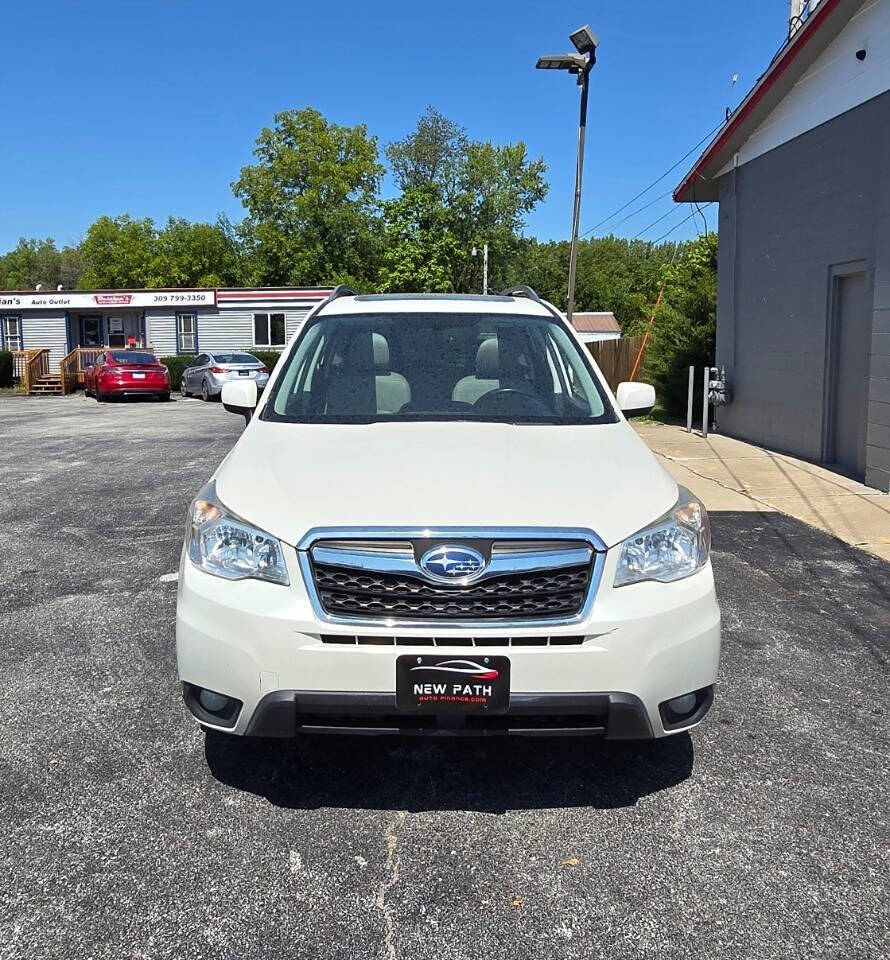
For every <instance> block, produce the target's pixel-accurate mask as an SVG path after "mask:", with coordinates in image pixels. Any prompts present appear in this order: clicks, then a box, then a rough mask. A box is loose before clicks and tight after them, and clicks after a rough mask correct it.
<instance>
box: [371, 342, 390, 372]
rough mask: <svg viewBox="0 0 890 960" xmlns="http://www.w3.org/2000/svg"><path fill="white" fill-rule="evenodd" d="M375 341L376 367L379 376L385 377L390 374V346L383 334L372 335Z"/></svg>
mask: <svg viewBox="0 0 890 960" xmlns="http://www.w3.org/2000/svg"><path fill="white" fill-rule="evenodd" d="M372 339H373V341H374V367H375V369H376V371H377V375H378V376H381V377H385V376H386V375H387V374H388V373H389V344H388V343H387V342H386V337H384V336H383V334H382V333H375V334H372Z"/></svg>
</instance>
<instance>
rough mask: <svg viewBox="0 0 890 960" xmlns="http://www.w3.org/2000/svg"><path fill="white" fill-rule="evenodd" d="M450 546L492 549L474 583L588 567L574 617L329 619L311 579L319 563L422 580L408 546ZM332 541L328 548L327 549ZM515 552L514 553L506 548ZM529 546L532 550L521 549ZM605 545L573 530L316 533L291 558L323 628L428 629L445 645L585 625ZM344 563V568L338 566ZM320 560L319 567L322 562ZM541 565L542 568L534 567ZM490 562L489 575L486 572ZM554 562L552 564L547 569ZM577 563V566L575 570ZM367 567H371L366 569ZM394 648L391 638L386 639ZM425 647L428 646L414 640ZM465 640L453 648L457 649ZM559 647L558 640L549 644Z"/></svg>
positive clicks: (350, 529)
mask: <svg viewBox="0 0 890 960" xmlns="http://www.w3.org/2000/svg"><path fill="white" fill-rule="evenodd" d="M425 540H426V541H430V542H432V543H436V542H440V541H454V542H457V543H464V542H468V541H470V542H472V541H488V542H489V543H490V544H491V545H492V557H491V560H490V562H489V567H488V569H487V570H486V571H485V572H484V574H483V575H482V576H481V577H479V579H478V580H477V581H476V583H478V584H484V582H485V579H486V578H488V577H491V576H505V575H507V576H509V575H510V574H524V573H535V572H536V571H541V570H543V571H546V570H554V571H556V572H557V573H558V571H559V570H560V569H566V568H568V567H570V566H574V567H576V568H577V567H578V566H579V565H580V564H588V565H589V568H590V578H589V587H588V589H587V594H586V597H585V599H584V602H583V604H582V605H581V608H580V610H579V611H578V612H577V613H576V614H573V615H571V616H550V617H547V616H541V617H539V618H534V617H528V616H526V617H522V618H517V617H489V618H486V619H478V618H477V619H464V620H457V619H454V620H452V619H445V618H440V619H438V620H431V619H430V618H429V617H417V618H410V617H404V616H385V615H382V614H381V615H373V614H372V615H369V616H357V615H348V614H332V613H329V612H328V611H327V610H326V609H325V607H324V605H323V604H322V602H321V599H320V596H319V592H318V589H317V587H316V583H315V577H314V575H313V566H312V564H313V558H314V559H315V560H317V561H318V562H319V563H322V564H325V565H329V566H335V565H336V566H339V567H343V568H346V569H355V570H360V571H362V570H366V571H368V572H372V571H373V572H377V573H389V574H394V575H410V576H413V577H423V574H422V573H421V572H420V571H419V568H418V566H417V563H416V561H415V557H414V556H413V554H412V556H411V557H410V566H407V565H406V564H407V563H408V562H409V558H408V555H407V550H405V549H404V548H405V546H406V545H407V544H409V543H410V542H412V541H414V542H416V541H425ZM331 541H334V542H333V543H331ZM514 544H515V547H514V546H513V545H514ZM533 545H534V547H535V548H534V549H528V548H529V547H531V546H533ZM605 551H606V545H605V543H604V542H603V541H602V540H601V539H600V538H599V537H598V536H597V535H596V534H595V533H594V532H593V531H592V530H588V529H586V528H578V527H556V528H553V527H435V528H420V527H386V528H383V527H365V528H355V527H348V528H343V527H317V528H314V529H312V530H310V531H309V532H308V533H307V534H306V535H305V536H304V537H303V538H302V540H300V542H299V543H298V544H297V557H298V560H299V564H300V570H301V572H302V574H303V580H304V583H305V585H306V590H307V592H308V594H309V598H310V601H311V603H312V608H313V610H314V612H315V615H316V617H317V618H318V620H319V621H320V622H322V623H330V624H338V625H343V626H361V627H385V628H391V627H395V626H399V627H409V628H411V627H417V628H429V627H430V626H432V625H433V623H435V627H436V629H437V630H439V631H441V633H442V637H441V638H436V639H441V640H442V642H443V645H444V642H445V641H446V640H447V639H448V634H449V633H450V632H451V631H452V630H455V631H466V630H467V629H472V630H482V631H485V632H486V633H487V632H488V631H489V630H492V631H493V630H500V631H501V632H503V631H504V630H505V629H510V628H511V627H526V628H527V627H533V628H534V627H559V626H567V625H570V624H575V623H580V622H582V621H584V620H586V619H587V618H588V617H589V615H590V611H591V609H592V607H593V603H594V599H595V597H596V593H597V590H598V588H599V583H600V580H601V578H602V570H603V565H604V563H605ZM344 555H346V559H347V561H349V560H351V561H352V564H349V563H348V562H347V563H344V562H343V561H344ZM322 558H324V559H322ZM545 559H546V564H545V566H543V567H541V566H539V565H540V564H541V563H543V562H544V560H545ZM495 561H497V566H496V568H495V570H494V571H492V570H491V566H492V564H493V563H494V562H495ZM554 561H556V563H554ZM579 561H580V564H579ZM371 564H374V566H371ZM391 639H392V640H393V643H394V644H395V641H396V639H397V638H391ZM418 639H425V640H428V639H429V638H418ZM467 639H475V638H466V637H464V636H455V637H453V638H452V642H453V641H454V640H457V641H463V642H464V643H465V644H466V640H467ZM554 639H555V640H558V638H554Z"/></svg>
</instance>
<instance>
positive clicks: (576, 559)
mask: <svg viewBox="0 0 890 960" xmlns="http://www.w3.org/2000/svg"><path fill="white" fill-rule="evenodd" d="M310 552H311V554H312V559H313V560H315V561H317V562H318V563H324V564H327V565H328V566H332V567H349V568H350V569H352V570H368V571H373V572H375V573H404V574H411V575H413V576H423V571H421V570H419V569H418V567H417V564H416V563H415V561H414V551H413V550H412V551H410V552H408V551H398V552H396V551H394V550H392V551H390V550H377V551H375V550H373V549H367V550H356V549H352V548H349V549H344V548H341V547H337V546H329V545H328V543H327V541H322V542H320V543H317V544H316V545H315V546H314V547H312V548H311V551H310ZM592 556H593V549H592V548H591V547H589V546H586V545H584V546H575V547H572V546H569V545H568V544H564V545H562V546H561V547H560V548H559V549H558V550H524V551H522V552H520V551H518V550H515V551H509V552H504V553H498V552H497V549H496V547H495V548H493V549H492V553H491V559H490V560H489V562H488V566H487V567H486V568H485V570H484V572H483V573H482V574H480V575H479V576H478V577H476V578H475V579H476V582H480V581H482V580H485V579H487V578H488V577H496V576H498V575H499V574H501V575H502V574H506V573H534V572H535V571H538V570H558V569H561V568H562V567H580V566H583V565H584V564H587V563H590V558H591V557H592Z"/></svg>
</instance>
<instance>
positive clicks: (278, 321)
mask: <svg viewBox="0 0 890 960" xmlns="http://www.w3.org/2000/svg"><path fill="white" fill-rule="evenodd" d="M253 342H254V344H255V346H257V347H283V346H284V343H285V339H284V314H283V313H255V314H254V315H253Z"/></svg>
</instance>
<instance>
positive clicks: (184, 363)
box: [158, 354, 195, 390]
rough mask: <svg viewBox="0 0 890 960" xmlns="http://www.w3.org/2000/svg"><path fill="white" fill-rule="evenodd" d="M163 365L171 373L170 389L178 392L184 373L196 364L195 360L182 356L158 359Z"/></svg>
mask: <svg viewBox="0 0 890 960" xmlns="http://www.w3.org/2000/svg"><path fill="white" fill-rule="evenodd" d="M158 360H160V362H161V363H163V364H164V366H165V367H166V368H167V369H168V370H169V371H170V388H171V389H172V390H178V389H179V386H180V384H181V383H182V371H183V370H185V368H186V367H188V366H190V365H191V364H193V363H194V362H195V358H194V357H192V356H188V355H186V354H182V355H181V356H177V357H158Z"/></svg>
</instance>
